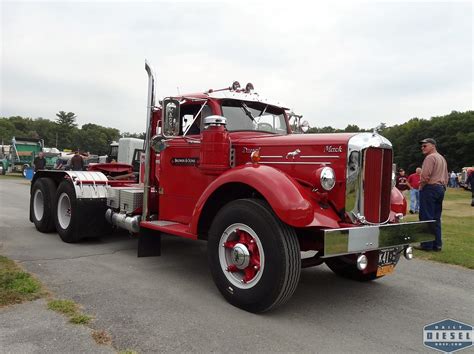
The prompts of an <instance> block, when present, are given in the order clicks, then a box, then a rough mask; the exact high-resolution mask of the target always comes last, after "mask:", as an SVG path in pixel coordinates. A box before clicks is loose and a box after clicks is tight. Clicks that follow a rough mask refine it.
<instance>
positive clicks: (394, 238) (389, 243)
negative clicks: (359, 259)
mask: <svg viewBox="0 0 474 354" xmlns="http://www.w3.org/2000/svg"><path fill="white" fill-rule="evenodd" d="M434 224H435V221H434V220H430V221H417V222H411V223H401V224H386V225H379V226H361V227H349V228H341V229H332V230H324V257H334V256H340V255H344V254H351V253H364V252H367V251H373V250H377V249H381V248H387V247H393V246H401V245H408V244H413V243H419V242H425V241H433V240H434V239H435V234H434Z"/></svg>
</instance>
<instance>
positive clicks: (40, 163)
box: [33, 151, 46, 172]
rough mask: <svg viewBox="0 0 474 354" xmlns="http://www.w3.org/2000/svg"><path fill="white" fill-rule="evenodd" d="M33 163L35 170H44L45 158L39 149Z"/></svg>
mask: <svg viewBox="0 0 474 354" xmlns="http://www.w3.org/2000/svg"><path fill="white" fill-rule="evenodd" d="M33 165H34V166H35V172H36V171H38V170H44V168H45V167H46V159H45V158H44V153H43V152H42V151H40V153H39V154H38V156H36V157H35V159H34V160H33Z"/></svg>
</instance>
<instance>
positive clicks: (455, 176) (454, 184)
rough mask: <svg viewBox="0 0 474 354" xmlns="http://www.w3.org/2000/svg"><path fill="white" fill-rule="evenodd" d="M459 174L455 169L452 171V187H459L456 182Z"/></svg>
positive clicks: (450, 181) (450, 178)
mask: <svg viewBox="0 0 474 354" xmlns="http://www.w3.org/2000/svg"><path fill="white" fill-rule="evenodd" d="M457 177H458V176H457V175H456V173H455V172H454V171H451V175H450V176H449V186H450V187H451V188H456V187H457V183H456V179H457Z"/></svg>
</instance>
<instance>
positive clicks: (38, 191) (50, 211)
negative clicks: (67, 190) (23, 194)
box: [30, 178, 56, 233]
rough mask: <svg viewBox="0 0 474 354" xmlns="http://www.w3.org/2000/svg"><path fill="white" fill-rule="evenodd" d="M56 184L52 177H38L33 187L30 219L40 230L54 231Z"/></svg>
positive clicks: (44, 231)
mask: <svg viewBox="0 0 474 354" xmlns="http://www.w3.org/2000/svg"><path fill="white" fill-rule="evenodd" d="M55 190H56V184H55V183H54V181H53V180H52V179H51V178H40V179H38V180H37V181H36V182H35V183H34V184H33V186H32V188H31V198H30V220H31V221H33V223H34V224H35V227H36V229H37V230H38V231H39V232H43V233H46V232H53V231H54V230H55V226H54V214H55V212H54V210H55V200H56V199H55V198H56V197H55Z"/></svg>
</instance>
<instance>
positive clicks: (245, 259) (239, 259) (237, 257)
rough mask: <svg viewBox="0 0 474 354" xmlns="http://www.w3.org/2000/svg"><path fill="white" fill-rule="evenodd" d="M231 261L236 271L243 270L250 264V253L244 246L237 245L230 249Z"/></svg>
mask: <svg viewBox="0 0 474 354" xmlns="http://www.w3.org/2000/svg"><path fill="white" fill-rule="evenodd" d="M232 261H233V262H234V265H235V266H236V267H237V268H238V269H245V268H247V267H248V265H249V262H250V253H249V250H248V249H247V247H245V245H243V244H241V243H238V244H236V245H235V246H234V248H233V249H232Z"/></svg>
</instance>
